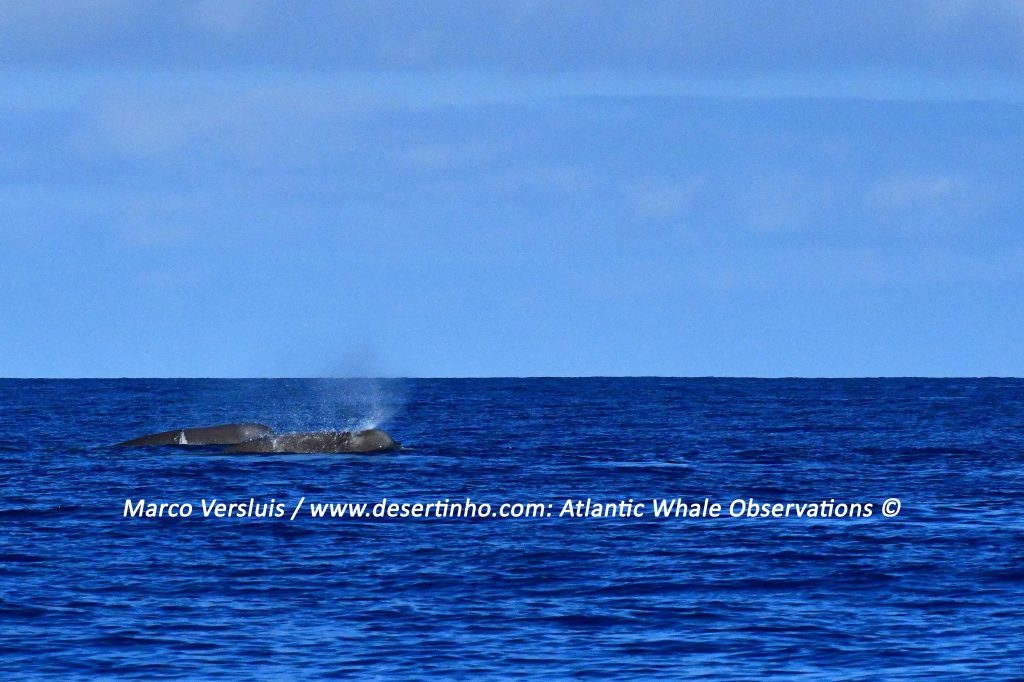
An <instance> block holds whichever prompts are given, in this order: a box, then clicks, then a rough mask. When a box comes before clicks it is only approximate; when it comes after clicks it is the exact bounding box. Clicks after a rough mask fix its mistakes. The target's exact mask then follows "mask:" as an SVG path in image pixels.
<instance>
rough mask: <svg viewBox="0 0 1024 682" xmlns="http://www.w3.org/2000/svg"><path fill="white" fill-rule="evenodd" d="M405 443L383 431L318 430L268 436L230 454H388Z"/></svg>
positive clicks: (237, 446)
mask: <svg viewBox="0 0 1024 682" xmlns="http://www.w3.org/2000/svg"><path fill="white" fill-rule="evenodd" d="M401 447H402V444H401V443H399V442H398V441H396V440H395V439H394V438H392V437H391V436H389V435H388V434H386V433H384V432H383V431H381V430H380V429H367V430H365V431H355V432H352V431H316V432H313V433H284V434H281V435H279V436H274V435H268V436H263V437H262V438H257V439H255V440H250V441H247V442H245V443H238V444H237V445H232V446H231V447H229V448H228V452H285V453H295V454H298V453H321V452H352V453H357V452H362V453H366V452H387V451H389V450H399V449H401Z"/></svg>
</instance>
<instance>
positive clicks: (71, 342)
mask: <svg viewBox="0 0 1024 682" xmlns="http://www.w3.org/2000/svg"><path fill="white" fill-rule="evenodd" d="M0 150H2V153H0V376H76V377H77V376H323V375H347V374H371V375H410V376H505V375H518V376H521V375H593V374H604V375H649V374H660V375H682V376H690V375H733V376H877V375H937V376H943V375H972V376H973V375H1015V376H1022V375H1024V353H1021V350H1020V349H1021V348H1024V225H1022V219H1024V218H1022V217H1024V163H1022V159H1024V5H1022V4H1021V3H1013V2H998V1H995V0H992V1H986V2H966V1H960V2H943V1H939V0H936V1H934V2H900V3H893V2H870V1H868V2H863V1H861V2H842V3H839V2H819V1H813V2H772V3H764V2H618V3H612V2H570V1H565V2H527V1H520V2H508V3H498V2H427V3H410V2H394V3H388V2H376V3H301V2H298V3H296V2H287V3H286V2H280V3H277V2H260V1H258V0H256V1H252V2H234V1H220V2H140V1H124V2H120V1H116V0H106V1H100V2H91V3H77V2H6V3H3V4H2V5H0Z"/></svg>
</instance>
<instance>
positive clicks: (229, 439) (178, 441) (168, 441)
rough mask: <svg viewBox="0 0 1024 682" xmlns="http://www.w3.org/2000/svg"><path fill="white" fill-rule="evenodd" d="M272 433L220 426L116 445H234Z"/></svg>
mask: <svg viewBox="0 0 1024 682" xmlns="http://www.w3.org/2000/svg"><path fill="white" fill-rule="evenodd" d="M272 433H274V429H272V428H270V427H269V426H265V425H264V424H220V425H218V426H203V427H199V428H191V429H175V430H173V431H164V432H162V433H151V434H149V435H148V436H141V437H139V438H133V439H132V440H126V441H124V442H123V443H118V444H117V445H118V447H140V446H145V445H235V444H237V443H244V442H246V441H250V440H254V439H256V438H262V437H263V436H267V435H270V434H272Z"/></svg>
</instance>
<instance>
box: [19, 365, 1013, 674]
mask: <svg viewBox="0 0 1024 682" xmlns="http://www.w3.org/2000/svg"><path fill="white" fill-rule="evenodd" d="M245 421H254V422H261V423H265V424H267V425H270V426H272V427H274V428H275V429H277V430H279V431H289V430H303V429H325V428H327V429H329V428H335V429H353V428H367V427H371V426H377V427H379V428H382V429H385V430H386V431H387V432H388V433H390V434H391V435H393V436H394V437H395V438H397V439H398V440H400V441H401V442H402V443H403V444H404V445H405V448H406V449H403V450H402V451H400V452H394V453H382V454H374V455H340V454H330V455H323V454H320V455H283V454H269V455H268V454H258V455H229V454H225V453H223V452H221V451H220V450H218V449H216V448H203V447H199V448H175V447H164V448H142V449H122V448H115V447H112V444H114V443H117V442H119V441H122V440H126V439H128V438H131V437H134V436H138V435H142V434H145V433H147V432H153V431H162V430H167V429H172V428H177V427H186V426H202V425H206V424H217V423H223V422H245ZM0 433H2V434H3V441H2V443H0V461H2V474H3V475H2V478H0V670H2V671H3V672H4V677H5V678H6V679H28V678H47V679H73V678H95V677H104V678H110V677H116V678H145V679H161V678H165V679H166V678H181V679H214V678H225V679H227V678H232V679H233V678H238V677H243V678H253V677H261V678H262V677H275V678H287V679H295V678H324V677H328V678H329V677H360V678H381V679H393V678H403V679H404V678H430V677H438V676H441V677H446V678H447V677H456V678H470V677H472V678H481V677H482V678H489V679H503V678H543V679H557V678H566V677H579V676H582V677H608V678H620V679H680V678H689V679H701V678H707V679H747V680H749V679H759V678H780V679H794V678H798V679H807V680H819V679H820V680H839V679H847V680H876V679H928V680H933V679H956V680H961V679H970V678H985V679H1000V678H1002V679H1020V678H1021V675H1022V674H1024V646H1022V644H1021V643H1022V642H1024V615H1022V612H1021V610H1022V606H1024V521H1022V510H1024V505H1022V499H1024V381H1022V380H1018V379H849V380H838V379H836V380H833V379H778V380H775V379H771V380H767V379H714V378H708V379H673V378H583V379H387V380H383V379H382V380H326V379H325V380H298V379H296V380H283V379H282V380H271V379H268V380H212V379H210V380H207V379H199V380H156V379H146V380H134V379H133V380H127V379H125V380H2V381H0ZM139 500H144V501H145V505H147V506H146V507H145V508H146V509H149V508H151V507H149V506H148V505H150V504H152V505H153V507H152V508H153V509H156V510H159V505H161V504H163V505H165V506H164V508H163V513H162V514H156V515H155V516H153V517H150V516H146V515H145V514H138V515H133V514H131V513H129V511H128V510H127V509H126V507H128V506H132V508H133V509H135V508H138V507H137V505H138V501H139ZM385 500H386V502H385ZM446 500H447V502H446V503H445V501H446ZM893 500H896V501H897V502H893ZM300 501H301V502H302V504H301V505H299V503H300ZM588 501H589V502H588ZM656 501H660V504H661V505H662V507H661V508H662V511H664V509H665V508H666V507H665V505H668V504H669V503H671V504H673V505H674V506H673V507H672V508H673V509H675V510H679V509H682V510H683V511H684V512H685V513H682V514H674V513H673V514H670V515H669V516H665V515H664V514H661V515H658V514H656V513H655V511H656V505H657V504H658V503H657V502H656ZM129 502H130V504H128V503H129ZM218 503H219V504H223V505H224V506H222V507H220V508H219V509H220V511H221V512H223V513H221V514H217V513H213V512H212V511H211V513H209V514H207V513H206V510H207V509H211V510H212V509H213V505H215V504H218ZM364 503H365V504H366V505H367V506H366V507H365V508H363V509H364V511H363V512H362V514H363V515H362V516H354V515H353V514H358V513H359V512H358V511H356V512H353V510H359V509H360V507H358V506H356V507H348V506H347V505H349V504H355V505H359V504H364ZM430 503H433V504H432V506H431V507H430V509H432V510H433V512H432V513H431V512H429V511H422V510H424V509H427V507H426V505H427V504H430ZM441 503H444V506H442V504H441ZM186 504H188V505H191V506H192V510H191V513H190V514H189V515H183V514H182V513H181V512H182V509H183V505H186ZM331 504H334V505H336V506H335V507H330V505H331ZM416 504H420V505H422V506H421V507H419V509H421V513H420V514H415V513H414V512H413V509H414V505H416ZM470 504H472V505H476V506H477V510H476V512H475V515H462V516H459V515H455V514H454V513H453V510H454V509H455V508H456V507H462V508H464V510H465V509H468V508H469V507H468V505H470ZM484 504H486V505H490V511H491V513H490V515H487V516H482V515H481V512H480V506H481V505H484ZM517 504H518V505H519V506H516V505H517ZM133 505H135V506H133ZM170 505H178V506H177V507H176V508H175V509H177V512H178V514H177V515H172V514H171V513H170V510H171V508H170ZM314 505H320V506H319V507H318V508H319V509H320V511H321V515H320V517H315V516H314V514H313V510H314V509H315V508H317V507H314ZM343 505H345V506H343ZM391 505H394V506H391ZM403 505H404V506H403ZM588 505H589V506H588ZM713 505H719V507H720V513H719V514H717V515H713V514H711V513H710V509H711V508H712V506H713ZM442 508H443V509H445V510H446V512H445V513H444V514H442V513H441V512H440V511H439V510H441V509H442ZM332 509H333V510H335V511H338V510H342V511H344V510H345V509H347V510H348V512H349V514H348V515H345V514H343V513H342V514H335V513H334V512H332V511H331V510H332ZM389 509H390V510H391V511H390V512H389V511H388V510H389ZM765 509H767V512H765ZM226 510H227V511H226ZM375 510H376V511H378V512H379V514H377V515H375ZM502 510H504V511H505V512H506V513H503V512H502ZM567 510H568V513H566V511H567ZM595 510H596V511H597V512H600V515H596V514H595V513H594V512H595ZM812 510H813V512H814V513H813V514H812V513H811V512H812ZM257 511H260V512H263V513H262V514H260V515H258V516H257V515H256V514H255V512H257ZM278 511H280V512H282V513H281V514H278V513H277V512H278ZM690 511H692V512H693V514H690V513H689V512H690ZM293 512H295V514H294V518H293ZM392 512H393V513H392ZM840 512H842V513H840Z"/></svg>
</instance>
